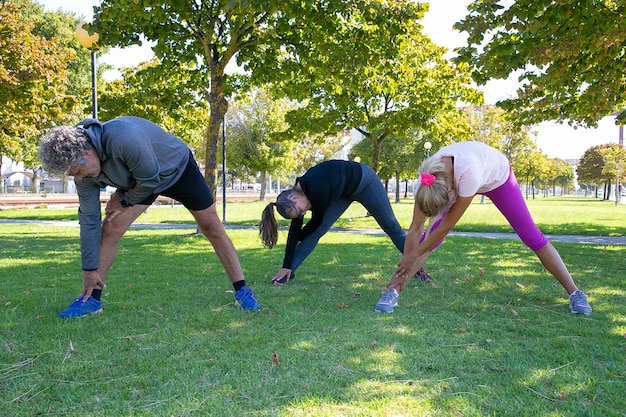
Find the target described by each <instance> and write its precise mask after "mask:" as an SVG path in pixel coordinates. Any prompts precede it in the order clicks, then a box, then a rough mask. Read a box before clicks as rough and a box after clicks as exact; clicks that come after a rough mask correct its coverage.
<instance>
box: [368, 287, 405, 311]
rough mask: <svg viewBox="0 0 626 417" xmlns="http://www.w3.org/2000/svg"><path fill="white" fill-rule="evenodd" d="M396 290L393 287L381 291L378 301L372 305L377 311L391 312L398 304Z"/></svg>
mask: <svg viewBox="0 0 626 417" xmlns="http://www.w3.org/2000/svg"><path fill="white" fill-rule="evenodd" d="M399 296H400V294H398V291H396V289H395V288H392V289H390V290H387V291H385V292H384V293H383V296H382V297H381V298H380V301H379V302H378V303H377V304H376V307H374V311H375V312H377V313H393V309H394V308H395V307H396V306H397V305H398V297H399Z"/></svg>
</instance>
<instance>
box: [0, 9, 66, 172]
mask: <svg viewBox="0 0 626 417" xmlns="http://www.w3.org/2000/svg"><path fill="white" fill-rule="evenodd" d="M24 10H26V6H24V5H20V4H17V3H13V2H4V1H2V2H0V103H2V105H1V106H0V156H6V157H8V158H10V159H13V160H16V161H23V162H24V164H25V165H26V166H35V165H37V158H36V152H35V148H36V147H37V143H38V140H37V137H38V136H39V135H40V134H41V133H42V129H44V128H45V127H47V126H49V125H50V123H51V122H52V121H64V120H67V119H68V118H69V117H70V116H71V115H72V114H73V112H74V110H75V108H76V105H77V100H76V98H75V97H73V96H71V95H70V94H68V93H67V87H66V85H67V62H68V61H69V60H70V59H71V58H72V54H71V53H70V51H68V50H67V49H64V48H63V47H61V45H60V44H59V42H58V41H57V40H56V39H46V38H44V37H42V36H38V35H36V34H35V33H33V29H34V23H33V21H32V20H27V19H24V18H23V15H22V12H23V11H24Z"/></svg>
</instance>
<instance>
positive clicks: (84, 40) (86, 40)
mask: <svg viewBox="0 0 626 417" xmlns="http://www.w3.org/2000/svg"><path fill="white" fill-rule="evenodd" d="M88 23H89V22H87V21H86V20H81V21H80V22H78V25H76V38H78V42H79V43H80V44H81V45H82V46H83V47H85V48H87V49H89V50H94V49H98V34H97V33H95V32H94V33H93V34H91V35H90V34H89V32H88V31H87V29H85V28H84V27H83V26H84V25H86V24H88Z"/></svg>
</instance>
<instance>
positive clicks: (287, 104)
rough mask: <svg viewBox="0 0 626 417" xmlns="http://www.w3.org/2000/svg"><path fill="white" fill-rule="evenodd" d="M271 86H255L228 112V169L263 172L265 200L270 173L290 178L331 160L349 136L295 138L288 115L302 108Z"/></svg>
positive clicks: (233, 103)
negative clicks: (292, 110)
mask: <svg viewBox="0 0 626 417" xmlns="http://www.w3.org/2000/svg"><path fill="white" fill-rule="evenodd" d="M270 90H271V89H269V88H252V89H251V90H250V91H248V92H247V93H246V94H244V95H243V96H241V97H239V98H237V99H236V100H235V101H233V102H232V103H231V105H230V106H229V110H228V113H227V114H226V138H227V140H226V144H227V147H228V149H229V151H228V169H229V171H236V172H240V173H243V174H244V175H246V176H256V175H257V174H259V175H260V182H261V192H260V195H259V199H260V200H264V199H265V194H266V188H267V187H266V184H267V181H266V179H267V178H268V176H270V175H271V176H273V177H275V178H281V179H290V177H291V176H292V174H293V173H300V172H304V171H306V170H307V169H308V168H310V167H312V166H313V165H316V164H317V163H319V162H321V161H324V160H328V159H331V158H332V157H333V156H335V155H336V154H337V152H339V151H340V150H341V148H343V147H344V146H345V145H346V144H347V141H348V139H349V136H348V135H346V134H345V133H344V134H340V135H336V136H334V137H324V138H316V137H312V136H310V135H307V134H303V135H300V136H298V137H297V138H294V137H293V135H292V134H291V131H290V129H289V124H288V123H287V122H286V121H285V114H286V113H287V112H288V111H289V110H290V109H294V108H296V107H298V105H299V104H298V103H296V102H294V101H291V100H288V99H286V98H277V97H274V96H273V95H272V93H271V91H270Z"/></svg>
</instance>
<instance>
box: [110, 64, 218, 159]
mask: <svg viewBox="0 0 626 417" xmlns="http://www.w3.org/2000/svg"><path fill="white" fill-rule="evenodd" d="M164 70H165V72H166V74H167V76H166V77H164V73H163V72H164ZM102 90H103V91H102V92H101V93H100V98H99V101H98V105H99V119H101V120H109V119H113V118H115V117H117V116H122V115H127V116H138V117H143V118H146V119H148V120H151V121H153V122H154V123H156V124H158V125H160V126H162V127H163V128H164V129H166V130H167V131H169V132H171V133H173V134H175V135H176V136H178V137H179V138H181V139H182V140H183V141H185V142H186V143H187V144H189V145H190V146H191V147H192V148H200V149H201V150H203V149H202V148H203V147H202V142H203V139H204V130H205V129H206V125H207V123H208V108H207V107H208V106H207V104H206V101H205V100H203V99H202V98H201V97H198V95H197V88H195V86H194V79H193V72H192V71H190V70H189V68H186V67H184V66H183V65H181V64H174V65H173V66H168V67H167V69H166V67H164V66H161V63H160V62H159V60H158V59H155V60H153V61H150V62H144V63H142V64H140V65H138V66H137V67H134V68H125V69H124V70H123V71H122V79H120V80H115V81H110V82H107V83H106V84H105V85H104V87H103V89H102Z"/></svg>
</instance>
